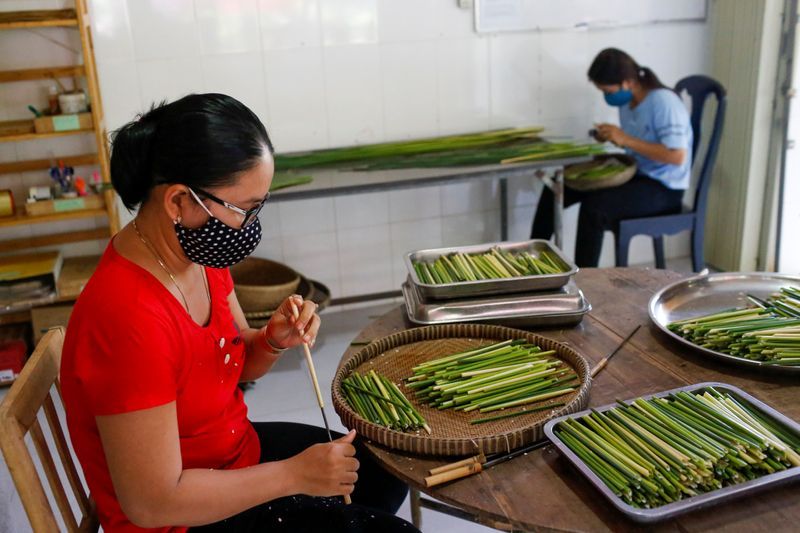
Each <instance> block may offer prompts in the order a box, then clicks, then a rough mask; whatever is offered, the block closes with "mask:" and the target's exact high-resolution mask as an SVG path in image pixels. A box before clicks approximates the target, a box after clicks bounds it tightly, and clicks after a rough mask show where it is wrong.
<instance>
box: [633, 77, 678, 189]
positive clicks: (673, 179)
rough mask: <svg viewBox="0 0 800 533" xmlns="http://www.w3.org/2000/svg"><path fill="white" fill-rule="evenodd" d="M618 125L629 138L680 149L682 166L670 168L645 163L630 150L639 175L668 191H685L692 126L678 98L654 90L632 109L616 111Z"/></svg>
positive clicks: (662, 90)
mask: <svg viewBox="0 0 800 533" xmlns="http://www.w3.org/2000/svg"><path fill="white" fill-rule="evenodd" d="M619 123H620V126H621V128H622V130H623V131H624V132H625V133H627V134H628V135H632V136H633V137H637V138H639V139H642V140H643V141H647V142H651V143H660V144H663V145H664V146H666V147H667V148H673V149H677V148H683V149H685V150H686V159H685V160H684V161H683V164H682V165H670V164H667V163H659V162H657V161H653V160H652V159H648V158H646V157H644V156H643V155H640V154H637V153H636V152H633V151H631V150H629V149H628V150H626V152H627V153H628V154H630V155H632V156H633V157H634V158H635V159H636V163H637V165H638V166H639V172H641V173H643V174H646V175H648V176H650V177H651V178H653V179H655V180H658V181H660V182H661V183H663V184H664V185H665V186H667V187H669V188H670V189H686V188H687V187H688V186H689V180H690V175H691V168H692V124H691V121H690V119H689V112H688V111H687V110H686V106H685V105H684V103H683V101H682V100H681V99H680V97H678V95H677V94H675V93H674V92H672V91H671V90H669V89H654V90H652V91H650V92H649V93H648V94H647V96H645V98H644V100H642V101H641V102H639V105H638V106H636V108H635V109H631V108H630V107H628V106H627V105H625V106H622V107H620V108H619Z"/></svg>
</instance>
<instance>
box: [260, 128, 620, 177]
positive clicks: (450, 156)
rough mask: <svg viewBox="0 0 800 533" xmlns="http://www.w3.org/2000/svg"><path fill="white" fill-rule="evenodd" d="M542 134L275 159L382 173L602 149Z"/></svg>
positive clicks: (514, 131)
mask: <svg viewBox="0 0 800 533" xmlns="http://www.w3.org/2000/svg"><path fill="white" fill-rule="evenodd" d="M542 131H543V128H541V127H526V128H511V129H502V130H494V131H487V132H479V133H469V134H463V135H450V136H446V137H435V138H429V139H417V140H411V141H399V142H389V143H380V144H370V145H363V146H352V147H344V148H332V149H328V150H317V151H313V152H303V153H294V154H276V155H275V168H277V169H278V170H280V171H282V172H283V171H287V170H298V169H310V168H352V169H359V170H381V169H401V168H434V167H452V166H468V165H489V164H498V163H500V162H501V161H502V162H504V163H506V162H517V160H524V161H534V160H537V159H554V158H563V157H573V156H580V155H591V154H596V153H602V152H603V151H604V148H603V145H601V144H595V143H591V144H578V143H574V142H557V143H550V142H546V141H545V140H543V139H542V138H541V137H540V134H541V133H542Z"/></svg>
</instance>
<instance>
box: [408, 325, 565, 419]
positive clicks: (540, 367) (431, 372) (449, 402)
mask: <svg viewBox="0 0 800 533" xmlns="http://www.w3.org/2000/svg"><path fill="white" fill-rule="evenodd" d="M554 355H555V352H554V351H553V350H548V351H544V350H542V349H541V348H540V347H538V346H535V345H533V344H528V343H526V342H524V341H512V340H508V341H503V342H498V343H495V344H492V345H489V346H484V347H482V348H478V349H475V350H468V351H465V352H460V353H455V354H451V355H447V356H444V357H440V358H438V359H434V360H431V361H426V362H424V363H421V364H419V365H417V366H416V367H414V368H413V370H412V371H413V375H412V376H410V377H409V378H407V379H406V388H407V389H409V390H412V391H413V392H414V395H415V397H416V399H417V400H418V401H420V402H422V403H425V404H427V405H429V406H431V407H435V408H437V409H455V410H458V411H464V412H472V411H478V412H481V413H485V412H486V413H488V412H495V411H500V410H503V409H506V408H511V407H516V406H520V405H529V404H535V403H540V402H544V401H546V400H549V399H550V398H555V397H558V396H563V395H566V394H569V393H570V392H572V391H574V390H575V389H576V387H577V386H578V376H577V375H576V374H575V372H574V371H573V370H572V368H571V367H569V366H568V365H566V364H565V363H564V362H563V361H561V360H560V359H558V358H557V357H555V356H554ZM531 409H537V407H536V406H534V407H532V408H528V410H531Z"/></svg>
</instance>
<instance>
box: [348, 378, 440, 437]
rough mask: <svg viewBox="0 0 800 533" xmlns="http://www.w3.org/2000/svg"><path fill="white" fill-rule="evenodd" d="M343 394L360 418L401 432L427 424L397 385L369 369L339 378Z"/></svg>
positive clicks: (428, 428) (425, 428) (428, 427)
mask: <svg viewBox="0 0 800 533" xmlns="http://www.w3.org/2000/svg"><path fill="white" fill-rule="evenodd" d="M342 393H343V394H344V397H345V398H346V399H347V403H348V404H350V407H352V408H353V409H354V410H355V411H356V412H357V413H358V414H359V416H361V418H364V419H365V420H369V421H370V422H374V423H375V424H378V425H381V426H385V427H387V428H390V429H396V430H400V431H408V430H418V429H420V428H421V429H424V430H425V431H427V432H428V433H430V432H431V428H430V426H428V423H427V422H425V419H424V418H423V417H422V415H421V414H419V411H417V410H416V409H415V408H414V406H413V405H411V402H409V401H408V398H406V396H405V395H404V394H403V393H402V391H401V390H400V388H399V387H398V386H397V385H395V384H394V383H392V381H391V380H389V379H387V378H386V377H385V376H382V375H380V374H378V373H377V372H375V371H374V370H370V371H369V372H367V373H366V374H364V375H360V374H358V372H353V373H352V374H351V375H350V376H348V377H346V378H345V379H344V380H342Z"/></svg>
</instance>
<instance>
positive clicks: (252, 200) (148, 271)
mask: <svg viewBox="0 0 800 533" xmlns="http://www.w3.org/2000/svg"><path fill="white" fill-rule="evenodd" d="M272 152H273V149H272V144H271V142H270V139H269V137H268V135H267V132H266V130H265V128H264V126H263V124H262V123H261V122H260V121H259V119H258V118H257V117H256V116H255V115H254V114H253V113H252V112H251V111H250V110H249V109H247V107H245V106H244V105H243V104H241V103H240V102H238V101H236V100H235V99H233V98H231V97H229V96H224V95H220V94H195V95H189V96H186V97H184V98H181V99H180V100H177V101H175V102H172V103H170V104H162V105H160V106H157V107H154V108H153V109H151V110H150V111H149V112H148V113H145V114H144V115H142V116H141V117H139V118H138V120H136V121H134V122H131V123H129V124H127V125H126V126H124V127H123V128H122V129H120V130H119V131H118V132H117V133H116V135H115V137H114V142H113V150H112V155H111V178H112V182H113V185H114V188H115V190H116V191H117V193H118V194H119V196H120V198H121V199H122V201H123V203H124V204H125V206H126V207H127V208H128V209H131V210H132V209H135V208H137V207H138V212H137V215H136V218H135V219H134V220H133V221H132V222H131V223H130V224H128V225H127V226H126V227H125V228H123V229H122V230H121V231H120V232H119V233H118V234H117V235H115V236H114V238H113V240H112V241H111V243H110V244H109V245H108V247H107V249H106V251H105V254H104V255H103V258H102V260H101V261H100V264H99V266H98V268H97V270H96V272H95V274H94V276H92V279H91V280H90V281H89V283H88V284H87V286H86V288H85V289H84V291H83V293H82V294H81V296H80V298H79V299H78V301H77V303H76V305H75V309H74V312H73V314H72V318H71V320H70V323H69V326H68V328H67V336H66V339H65V343H64V353H63V359H62V367H61V385H62V392H63V396H64V404H65V408H66V412H67V422H68V426H69V430H70V436H71V439H72V443H73V446H74V448H75V452H76V453H77V455H78V459H79V460H80V462H81V465H82V466H83V470H84V473H85V475H86V480H87V483H88V484H89V488H90V490H91V493H92V495H93V497H94V499H95V501H96V502H97V510H98V514H99V517H100V522H101V524H102V525H103V528H104V529H105V531H108V532H117V531H143V530H154V531H184V530H186V529H187V528H189V527H192V529H194V527H193V526H199V527H198V529H199V530H203V531H267V530H268V531H292V532H295V531H376V530H382V531H386V532H389V531H395V530H400V531H413V528H412V527H411V526H410V525H408V524H407V523H406V522H404V521H402V520H400V519H399V518H396V517H395V516H393V513H394V512H395V511H396V510H397V508H398V507H399V506H400V504H401V503H402V501H403V499H404V497H405V494H406V492H407V488H406V487H405V486H404V485H403V484H402V483H400V482H399V481H398V480H396V479H394V478H392V477H391V476H389V475H387V474H385V473H384V472H383V471H382V470H380V469H379V468H378V467H377V466H376V465H375V464H374V463H372V462H371V461H369V458H368V457H367V456H365V454H362V453H360V451H359V450H358V449H357V447H356V446H354V444H353V439H354V437H355V432H352V431H351V432H350V433H348V434H347V435H344V436H342V435H337V437H338V438H337V440H336V441H335V442H333V443H330V442H326V441H327V438H326V433H325V431H324V430H322V429H321V428H315V427H311V426H306V425H302V424H291V423H251V422H250V421H249V420H248V419H247V408H246V406H245V403H244V400H243V396H242V392H241V391H240V390H239V388H238V387H237V384H238V383H239V382H240V381H252V380H254V379H257V378H259V377H261V376H263V375H264V374H265V373H266V372H268V371H269V369H270V367H271V366H272V365H273V364H274V363H275V361H277V359H278V358H279V357H280V355H281V353H282V352H283V351H284V350H286V349H287V348H291V347H293V346H297V345H299V344H301V343H303V342H308V343H309V344H310V345H313V344H314V340H315V338H316V335H317V331H318V330H319V325H320V319H319V317H318V316H317V315H316V312H315V311H316V305H315V304H314V303H313V302H310V301H303V299H302V298H301V297H299V296H292V297H290V298H289V299H287V300H286V301H285V302H283V304H282V305H281V306H280V308H279V309H278V311H277V312H276V313H275V314H274V315H273V317H272V319H271V320H270V321H269V323H268V324H267V325H266V326H265V327H264V328H262V329H253V328H250V327H248V325H247V321H246V320H245V318H244V315H243V313H242V310H241V308H240V306H239V303H238V302H237V300H236V294H235V293H234V292H233V282H232V280H231V277H230V273H229V270H228V267H229V266H231V265H233V264H235V263H237V262H239V261H241V260H242V259H244V258H245V257H247V256H248V255H249V254H250V253H252V252H253V250H254V249H255V248H256V246H257V245H258V242H259V240H260V238H261V226H260V222H259V220H258V213H259V211H260V210H261V208H262V207H263V206H264V203H265V202H266V200H267V198H268V197H269V192H268V191H269V186H270V182H271V181H272V175H273V171H274V166H273V159H272ZM297 216H298V217H300V216H306V213H303V212H298V213H297ZM293 306H295V307H296V308H298V309H299V310H300V315H299V318H298V319H297V320H295V319H294V318H293V315H292V307H293ZM356 457H358V459H356ZM357 480H358V483H357V484H356V481H357ZM351 493H352V495H353V501H354V502H355V503H354V504H353V505H350V506H345V505H344V504H343V503H341V498H340V497H339V496H342V495H344V494H351Z"/></svg>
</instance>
